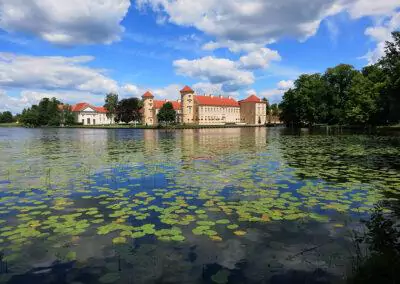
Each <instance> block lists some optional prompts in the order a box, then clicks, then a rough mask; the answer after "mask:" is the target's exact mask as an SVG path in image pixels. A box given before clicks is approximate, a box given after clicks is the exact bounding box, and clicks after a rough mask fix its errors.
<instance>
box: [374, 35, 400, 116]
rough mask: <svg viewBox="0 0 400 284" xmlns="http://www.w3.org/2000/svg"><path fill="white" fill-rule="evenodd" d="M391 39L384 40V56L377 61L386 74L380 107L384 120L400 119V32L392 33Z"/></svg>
mask: <svg viewBox="0 0 400 284" xmlns="http://www.w3.org/2000/svg"><path fill="white" fill-rule="evenodd" d="M392 38H393V41H387V42H386V48H385V56H383V57H382V58H381V60H380V61H379V62H378V65H379V67H381V68H382V71H383V73H384V74H385V76H386V86H385V88H386V90H385V92H383V94H382V95H383V97H382V99H381V103H382V105H381V107H382V108H383V111H382V115H384V117H385V120H386V122H388V123H398V122H399V121H400V32H399V31H396V32H393V33H392Z"/></svg>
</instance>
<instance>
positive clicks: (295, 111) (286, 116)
mask: <svg viewBox="0 0 400 284" xmlns="http://www.w3.org/2000/svg"><path fill="white" fill-rule="evenodd" d="M325 99H326V86H325V81H324V80H323V79H322V77H321V75H320V74H311V75H308V74H304V75H301V76H300V77H299V78H298V79H297V80H296V81H295V82H294V88H292V89H290V90H289V91H287V92H286V93H285V95H284V97H283V101H282V103H281V105H280V107H281V115H280V117H281V119H282V120H283V121H284V122H285V123H286V124H293V125H303V124H307V125H313V124H315V123H318V122H321V121H324V120H325V119H326V113H327V109H326V108H327V107H326V103H325V102H324V100H325ZM271 107H272V106H271ZM278 112H279V110H278Z"/></svg>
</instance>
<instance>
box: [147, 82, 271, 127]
mask: <svg viewBox="0 0 400 284" xmlns="http://www.w3.org/2000/svg"><path fill="white" fill-rule="evenodd" d="M180 93H181V97H180V99H179V100H176V101H169V102H170V103H171V104H172V106H173V108H174V110H175V111H176V113H177V119H176V121H177V123H183V124H197V125H225V124H238V125H241V124H242V125H244V124H249V125H262V124H265V123H266V120H267V116H266V107H267V102H264V101H263V100H261V99H260V98H258V97H257V96H255V95H251V96H249V97H248V98H246V99H244V100H241V101H236V100H235V99H233V98H232V97H230V96H229V97H224V96H213V95H203V96H200V95H196V94H195V92H194V91H193V90H192V89H191V88H190V87H188V86H185V87H184V88H183V89H182V90H181V91H180ZM142 98H143V118H142V120H143V121H142V122H143V124H144V125H157V124H158V121H157V114H158V112H159V110H160V109H161V107H162V106H163V105H164V104H165V103H166V102H168V101H167V100H164V101H160V100H155V99H154V96H153V94H152V93H150V92H146V93H145V94H144V95H143V96H142Z"/></svg>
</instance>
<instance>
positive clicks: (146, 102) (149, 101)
mask: <svg viewBox="0 0 400 284" xmlns="http://www.w3.org/2000/svg"><path fill="white" fill-rule="evenodd" d="M142 98H143V124H144V125H154V115H153V114H154V100H153V99H154V96H153V94H152V93H150V92H146V93H145V94H144V95H143V96H142Z"/></svg>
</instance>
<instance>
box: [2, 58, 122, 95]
mask: <svg viewBox="0 0 400 284" xmlns="http://www.w3.org/2000/svg"><path fill="white" fill-rule="evenodd" d="M92 60H94V58H93V57H91V56H75V57H62V56H27V55H16V54H12V53H1V52H0V87H3V88H5V87H13V88H24V89H46V90H52V89H67V90H75V91H88V92H94V93H105V92H109V91H117V90H118V85H117V83H116V82H115V81H114V80H112V79H110V78H108V77H107V76H106V75H105V74H104V73H105V72H104V70H99V69H93V68H90V67H87V66H85V65H84V64H85V63H88V62H90V61H92Z"/></svg>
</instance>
